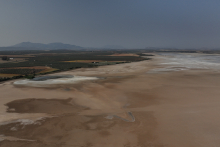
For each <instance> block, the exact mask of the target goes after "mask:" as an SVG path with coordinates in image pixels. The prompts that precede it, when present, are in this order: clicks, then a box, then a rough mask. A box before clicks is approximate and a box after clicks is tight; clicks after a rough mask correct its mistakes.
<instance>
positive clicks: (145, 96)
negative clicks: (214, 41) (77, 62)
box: [0, 59, 220, 147]
mask: <svg viewBox="0 0 220 147" xmlns="http://www.w3.org/2000/svg"><path fill="white" fill-rule="evenodd" d="M160 62H162V61H160V60H157V59H154V60H151V61H142V62H134V63H126V64H119V65H111V66H103V67H99V68H91V69H78V70H73V71H68V72H64V73H62V74H73V75H78V76H98V77H106V79H102V80H97V81H87V82H83V83H78V84H72V85H59V86H57V87H51V88H33V87H25V88H24V87H23V88H20V87H14V86H13V84H12V81H10V82H6V83H4V84H1V85H0V86H1V87H0V93H1V95H0V101H1V104H2V105H0V113H1V115H0V116H1V117H0V121H1V122H2V123H3V122H4V123H5V125H1V126H0V134H2V135H4V138H3V139H5V140H4V141H1V142H0V146H3V147H8V146H22V147H25V146H28V147H30V146H31V147H42V146H46V147H54V146H55V147H56V146H57V147H71V146H76V147H80V146H84V147H90V146H93V147H103V146H106V147H113V146H114V147H147V146H153V147H163V146H167V147H186V146H187V147H195V146H196V147H197V146H198V147H200V146H201V147H202V146H209V147H212V146H213V147H214V146H218V144H219V143H220V141H219V140H220V130H219V128H220V119H219V117H218V116H219V115H218V112H219V110H220V107H219V106H220V99H219V95H220V91H219V86H220V79H219V78H220V77H219V73H218V72H212V71H207V70H186V71H177V72H171V71H170V72H163V73H153V74H152V73H149V72H148V71H149V70H151V69H153V68H158V67H162V65H159V64H158V63H160ZM164 66H165V65H164ZM59 74H60V73H59ZM4 104H6V105H5V106H4ZM6 111H8V112H6ZM128 112H132V115H133V116H134V117H135V121H134V122H126V121H124V120H123V119H126V120H131V116H130V115H129V113H128ZM50 116H53V117H51V118H50ZM114 116H118V117H114ZM41 117H48V118H44V119H41ZM39 118H40V119H39ZM17 119H19V120H20V121H16V120H17ZM12 120H13V123H9V122H10V121H12ZM22 120H23V121H22ZM27 120H33V121H30V122H29V123H26V125H24V122H28V121H27ZM22 122H23V124H22ZM6 123H8V124H6ZM7 136H9V139H7ZM11 137H13V140H12V139H10V138H11ZM15 138H18V139H17V141H15V140H16V139H15ZM25 140H31V141H25Z"/></svg>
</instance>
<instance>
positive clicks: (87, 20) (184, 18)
mask: <svg viewBox="0 0 220 147" xmlns="http://www.w3.org/2000/svg"><path fill="white" fill-rule="evenodd" d="M219 7H220V0H0V46H9V45H14V44H16V43H20V42H26V41H30V42H34V43H51V42H63V43H69V44H74V45H79V46H83V47H100V46H104V45H122V46H124V47H129V48H144V47H178V48H194V47H220V8H219Z"/></svg>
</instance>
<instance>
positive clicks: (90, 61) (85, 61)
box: [63, 60, 125, 63]
mask: <svg viewBox="0 0 220 147" xmlns="http://www.w3.org/2000/svg"><path fill="white" fill-rule="evenodd" d="M63 62H80V63H96V62H125V61H104V60H73V61H63Z"/></svg>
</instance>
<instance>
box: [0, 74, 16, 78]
mask: <svg viewBox="0 0 220 147" xmlns="http://www.w3.org/2000/svg"><path fill="white" fill-rule="evenodd" d="M14 76H19V74H1V73H0V78H3V77H7V78H11V77H14Z"/></svg>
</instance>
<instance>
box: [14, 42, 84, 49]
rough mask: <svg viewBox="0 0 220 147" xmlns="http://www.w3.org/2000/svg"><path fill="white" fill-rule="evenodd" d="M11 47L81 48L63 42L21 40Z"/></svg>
mask: <svg viewBox="0 0 220 147" xmlns="http://www.w3.org/2000/svg"><path fill="white" fill-rule="evenodd" d="M11 47H19V48H35V49H82V48H83V47H81V46H76V45H71V44H64V43H59V42H56V43H49V44H43V43H32V42H22V43H19V44H16V45H14V46H11Z"/></svg>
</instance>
